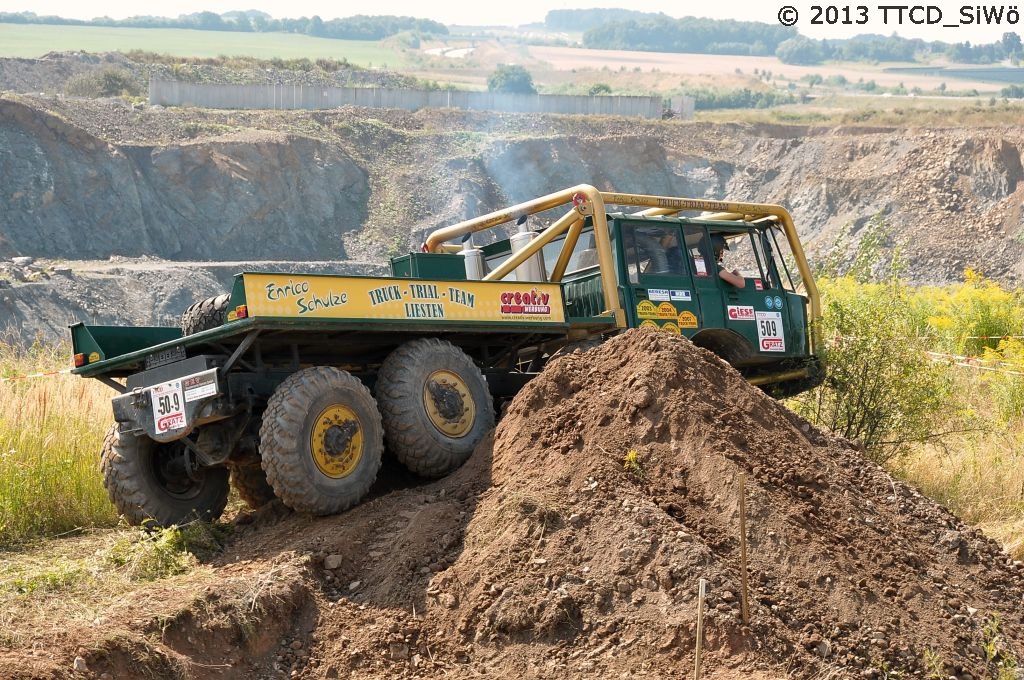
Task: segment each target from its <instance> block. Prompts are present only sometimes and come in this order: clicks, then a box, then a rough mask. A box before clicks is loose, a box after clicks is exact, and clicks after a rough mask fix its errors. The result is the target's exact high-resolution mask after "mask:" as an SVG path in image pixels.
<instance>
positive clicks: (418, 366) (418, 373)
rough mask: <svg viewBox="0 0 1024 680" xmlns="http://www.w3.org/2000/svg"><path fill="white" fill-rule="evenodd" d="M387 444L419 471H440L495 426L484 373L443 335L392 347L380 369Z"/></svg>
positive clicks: (447, 468)
mask: <svg viewBox="0 0 1024 680" xmlns="http://www.w3.org/2000/svg"><path fill="white" fill-rule="evenodd" d="M376 392H377V402H378V403H379V404H380V410H381V415H382V416H383V418H384V431H385V433H386V435H387V442H388V449H389V450H390V451H391V452H392V453H393V454H394V455H395V457H396V458H398V460H399V461H400V462H401V463H402V464H403V465H405V466H406V467H407V468H409V469H410V470H411V471H413V472H415V473H416V474H419V475H422V476H424V477H442V476H444V475H446V474H448V473H449V472H451V471H452V470H454V469H456V468H457V467H459V466H460V465H462V464H463V463H464V462H466V459H467V458H469V456H470V454H471V453H473V449H474V448H476V445H477V444H478V443H479V442H480V440H481V439H483V438H484V436H485V435H486V434H487V432H488V431H489V430H490V429H491V428H492V427H494V406H493V402H492V399H491V394H490V390H488V388H487V382H486V381H485V380H484V376H483V374H482V373H481V372H480V369H479V368H477V366H476V364H474V363H473V360H472V359H470V358H469V357H468V356H467V355H466V353H465V352H463V351H462V350H461V349H459V348H458V347H456V346H455V345H453V344H451V343H450V342H446V341H444V340H439V339H437V338H420V339H419V340H413V341H411V342H407V343H405V344H404V345H402V346H401V347H399V348H398V349H396V350H395V351H394V352H392V353H391V354H390V355H389V356H388V358H387V359H385V360H384V363H383V364H382V365H381V368H380V372H379V373H378V374H377V385H376Z"/></svg>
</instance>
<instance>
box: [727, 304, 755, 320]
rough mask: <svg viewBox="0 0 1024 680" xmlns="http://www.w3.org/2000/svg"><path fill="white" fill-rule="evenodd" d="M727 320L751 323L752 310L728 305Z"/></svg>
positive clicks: (752, 317)
mask: <svg viewBox="0 0 1024 680" xmlns="http://www.w3.org/2000/svg"><path fill="white" fill-rule="evenodd" d="M728 311H729V319H730V320H731V321H753V320H754V308H753V307H748V306H747V305H729V307H728Z"/></svg>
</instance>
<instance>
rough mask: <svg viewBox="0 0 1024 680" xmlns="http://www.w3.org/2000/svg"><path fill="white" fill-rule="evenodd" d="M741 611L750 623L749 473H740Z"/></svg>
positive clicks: (744, 622) (744, 623)
mask: <svg viewBox="0 0 1024 680" xmlns="http://www.w3.org/2000/svg"><path fill="white" fill-rule="evenodd" d="M740 586H741V587H740V612H741V613H742V615H743V625H744V626H746V625H748V624H749V623H750V610H749V609H747V473H745V472H741V473H740Z"/></svg>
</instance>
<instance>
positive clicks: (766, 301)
mask: <svg viewBox="0 0 1024 680" xmlns="http://www.w3.org/2000/svg"><path fill="white" fill-rule="evenodd" d="M764 306H765V307H767V308H768V309H772V308H773V307H775V300H773V299H772V296H771V295H765V296H764Z"/></svg>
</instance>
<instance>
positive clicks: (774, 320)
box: [755, 312, 786, 352]
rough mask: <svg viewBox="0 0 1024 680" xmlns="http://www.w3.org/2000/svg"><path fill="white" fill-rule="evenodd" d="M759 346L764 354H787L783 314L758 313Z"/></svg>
mask: <svg viewBox="0 0 1024 680" xmlns="http://www.w3.org/2000/svg"><path fill="white" fill-rule="evenodd" d="M755 316H756V320H757V344H758V346H759V347H760V349H761V351H762V352H785V351H786V340H785V338H784V337H783V335H782V312H756V314H755Z"/></svg>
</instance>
